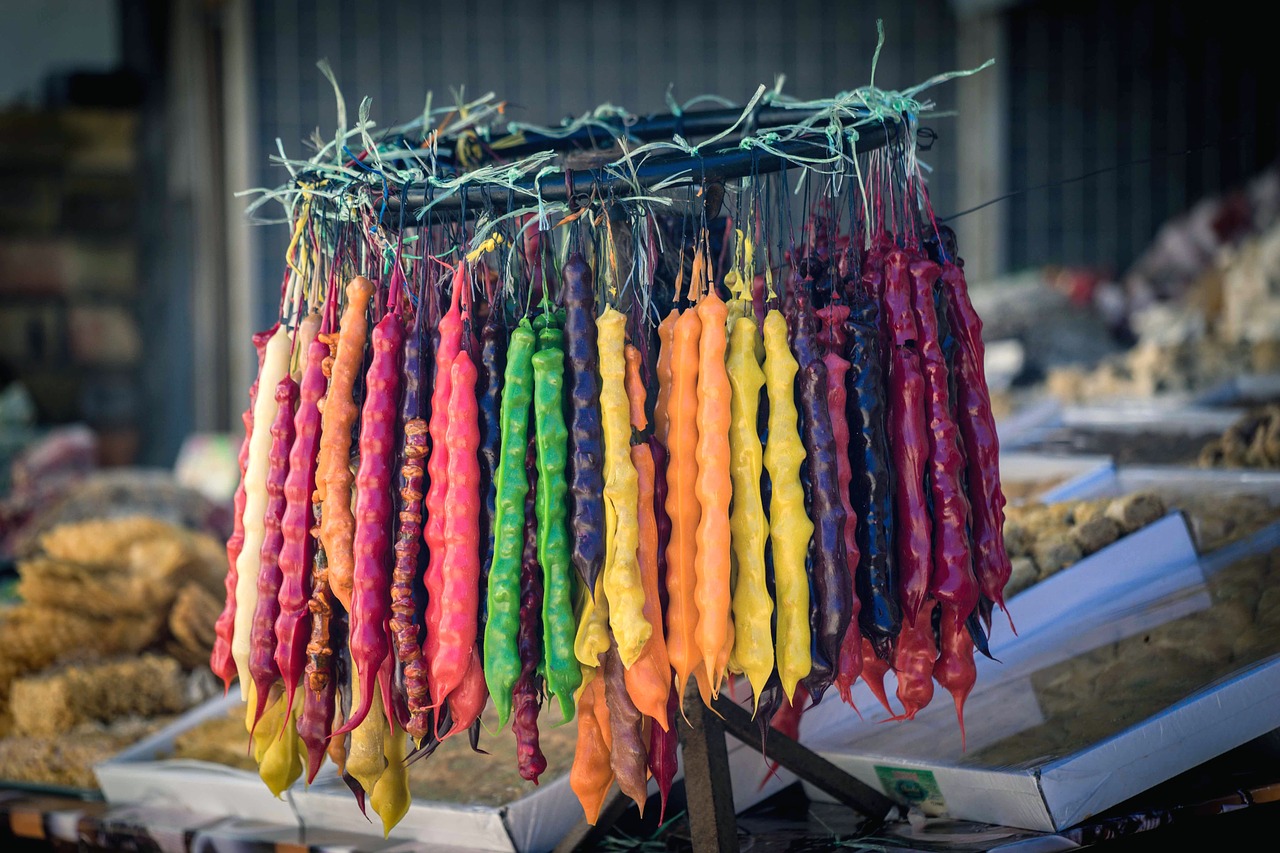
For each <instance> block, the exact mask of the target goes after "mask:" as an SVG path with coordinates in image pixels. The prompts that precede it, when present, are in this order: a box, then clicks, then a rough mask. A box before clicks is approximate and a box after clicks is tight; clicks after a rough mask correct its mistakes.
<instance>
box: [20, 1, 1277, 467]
mask: <svg viewBox="0 0 1280 853" xmlns="http://www.w3.org/2000/svg"><path fill="white" fill-rule="evenodd" d="M1231 5H1232V4H1230V3H1228V4H1225V5H1224V4H1205V3H1191V2H1101V0H1085V2H1054V1H1053V0H1043V2H1030V1H1029V2H1014V0H922V1H921V2H915V3H901V2H889V0H871V1H870V2H839V0H799V2H789V3H767V2H756V0H732V2H730V0H719V2H686V0H658V1H657V2H655V0H644V1H643V2H639V1H638V2H609V3H591V2H587V0H558V2H557V0H521V2H515V0H493V2H487V3H477V4H452V3H451V4H435V3H423V2H418V0H375V1H374V2H370V0H361V2H356V0H317V2H301V0H173V2H147V0H118V2H106V0H32V2H27V3H22V4H13V5H12V6H11V7H10V8H9V9H7V10H6V20H5V26H4V28H3V30H2V31H0V56H3V57H4V60H3V62H2V63H0V110H2V111H0V148H2V150H3V152H4V157H3V159H2V160H0V170H3V172H4V179H3V180H2V181H0V300H2V303H0V304H2V306H3V308H2V310H0V388H7V389H8V390H7V391H6V392H5V404H4V405H5V408H4V411H5V415H4V417H5V419H6V423H8V424H10V426H8V427H6V432H5V435H6V438H5V442H6V446H8V447H9V448H10V449H12V448H13V447H15V446H17V445H20V444H22V443H23V442H24V441H25V440H26V439H27V438H28V437H29V435H28V433H26V432H24V431H23V430H26V429H29V430H32V431H37V432H38V431H39V430H42V429H44V428H46V427H48V426H51V425H56V424H67V423H82V424H86V425H88V427H90V428H91V429H92V430H93V432H94V434H95V435H96V451H95V452H96V453H97V454H98V456H99V457H100V460H101V461H102V462H103V463H105V464H109V465H118V464H126V463H142V464H147V465H159V466H166V467H167V466H171V465H173V464H174V462H175V460H176V459H177V458H178V455H179V451H180V448H181V447H182V446H183V443H184V441H186V440H187V439H188V438H189V437H190V436H192V435H195V434H204V433H217V432H222V431H225V430H228V429H231V428H232V427H233V426H238V423H236V421H237V416H238V413H239V411H240V408H241V405H242V399H243V396H244V388H245V387H247V385H248V382H249V370H250V363H249V362H250V359H251V348H250V347H249V346H248V339H249V334H250V332H251V331H252V330H254V329H257V328H261V327H264V326H266V325H268V324H269V323H270V322H271V321H272V319H273V318H272V317H271V316H270V315H271V311H272V310H273V306H274V302H275V290H276V287H277V284H278V281H279V272H280V269H281V263H280V260H281V257H282V251H283V247H284V246H285V244H286V242H287V235H286V233H285V230H284V228H283V227H282V226H278V225H276V226H270V225H261V226H256V225H251V224H250V223H249V221H248V219H247V218H246V217H245V215H244V208H245V206H246V203H247V199H244V198H237V197H236V196H235V193H236V192H237V191H240V190H244V189H248V188H251V187H263V186H274V185H277V184H279V183H281V182H282V181H283V180H284V178H285V172H284V170H283V169H282V168H281V167H280V166H278V165H273V164H271V163H270V162H269V160H268V158H269V156H270V155H272V154H275V153H277V151H278V150H281V149H282V150H283V151H285V152H287V153H288V154H289V155H291V156H302V157H305V156H309V153H310V149H309V144H308V142H307V140H308V139H309V138H310V137H311V135H312V134H313V133H314V132H315V131H316V130H317V129H319V130H320V131H321V132H322V133H325V134H328V133H330V132H331V130H332V128H333V126H334V125H335V122H336V108H335V102H334V97H333V93H332V91H331V89H330V87H329V84H328V83H327V82H326V81H325V79H324V78H323V77H322V75H321V74H320V73H319V72H318V70H317V69H316V62H317V61H318V60H320V59H327V60H328V61H329V62H330V63H331V64H332V66H333V69H334V71H335V72H336V75H337V80H338V82H339V84H340V85H341V87H342V90H343V92H344V94H345V95H346V98H347V103H348V105H349V107H350V108H351V109H352V110H354V107H355V105H356V104H357V103H358V102H359V100H360V98H361V97H363V96H366V95H367V96H370V97H372V99H373V117H374V118H375V119H376V120H377V121H378V122H379V123H380V124H384V125H386V124H392V123H396V122H401V121H405V120H408V119H410V118H412V117H414V116H416V115H419V114H420V113H421V111H422V109H423V106H424V103H425V99H426V93H427V92H428V91H431V92H433V93H434V103H435V104H436V105H439V104H441V103H447V102H450V101H451V100H453V99H454V98H455V96H456V93H458V92H460V91H462V90H463V88H464V87H465V93H466V94H467V95H468V96H476V95H479V94H482V93H485V92H489V91H493V92H495V93H496V94H497V96H498V97H499V98H502V99H505V100H506V101H508V103H509V104H510V107H509V111H510V115H511V116H512V117H513V118H515V119H519V120H522V121H529V122H535V123H542V124H555V123H556V122H558V121H559V120H560V119H561V118H563V117H565V116H570V115H577V114H581V113H582V112H584V111H586V110H588V109H590V108H591V107H593V106H595V105H597V104H599V103H603V102H610V103H613V104H617V105H620V106H623V107H626V108H627V109H629V110H631V111H632V112H635V113H641V114H643V113H647V112H654V111H656V112H663V111H666V109H667V107H666V95H667V93H668V91H669V90H670V92H671V93H672V94H673V96H674V97H675V98H676V99H677V100H679V101H684V100H687V99H688V98H691V97H693V96H695V95H698V94H702V93H708V92H713V93H717V94H719V95H723V96H726V97H729V98H732V99H734V100H735V101H738V102H741V101H745V100H746V99H747V98H748V97H749V96H750V95H751V93H752V92H753V91H754V89H755V87H756V85H757V84H759V83H765V84H768V85H772V84H773V83H774V81H775V79H776V76H777V75H780V74H785V75H786V82H785V91H787V92H789V93H791V94H794V95H797V96H821V95H830V94H833V93H835V92H837V91H840V90H845V89H850V88H853V87H855V86H858V85H862V84H864V83H866V82H868V81H869V79H870V75H871V59H872V54H873V51H874V47H875V42H876V28H875V24H876V20H877V19H878V18H880V19H883V21H884V29H885V34H886V42H885V46H884V50H883V54H882V56H881V57H880V61H879V65H878V68H877V69H876V76H875V82H876V83H877V84H878V85H880V86H882V87H888V88H905V87H907V86H910V85H913V84H915V83H917V82H920V81H922V80H924V79H926V78H928V77H930V76H932V75H934V74H937V73H940V72H944V71H950V70H953V69H958V68H971V67H976V66H977V65H979V64H980V63H981V62H983V61H984V60H986V59H988V58H994V59H995V60H996V64H995V65H994V67H992V68H990V69H988V70H986V71H984V72H982V73H981V74H978V75H976V76H974V77H971V78H967V79H963V80H958V81H954V82H951V83H948V84H945V85H943V86H940V87H937V88H935V89H934V90H932V91H931V92H930V95H931V97H933V98H934V99H935V100H936V101H937V102H938V114H937V115H934V116H931V117H930V118H928V119H927V122H926V123H927V124H928V125H929V126H930V127H931V128H932V129H933V130H935V131H936V133H937V137H938V138H937V141H936V142H935V144H934V145H933V147H932V149H931V150H930V151H928V152H927V154H925V155H924V156H925V158H926V160H927V163H928V164H929V165H930V166H931V167H932V169H933V172H932V174H933V178H932V185H931V192H932V197H933V201H934V205H935V208H936V210H937V212H938V214H939V215H941V216H944V217H946V216H951V215H953V214H956V213H960V212H962V211H966V210H968V209H970V208H974V207H976V206H978V205H980V204H982V203H984V202H987V201H990V200H993V199H997V198H1000V197H1002V196H1004V195H1006V194H1010V195H1009V197H1008V198H1005V199H1004V200H1002V201H999V202H997V203H995V204H991V205H989V206H986V207H983V208H981V209H980V210H977V211H974V212H971V213H967V214H966V215H963V216H960V217H958V218H956V219H954V220H952V221H951V224H953V225H954V226H955V227H956V228H957V230H958V231H959V233H960V246H961V251H962V253H963V254H964V256H965V257H966V259H967V261H968V264H969V270H970V276H971V278H976V279H977V280H979V281H994V280H997V279H999V278H1001V277H1004V276H1008V275H1010V274H1013V273H1020V272H1025V271H1033V272H1034V273H1035V275H1034V276H1033V277H1034V278H1035V279H1036V280H1037V281H1039V282H1043V281H1049V282H1050V284H1053V285H1054V286H1055V287H1056V289H1057V291H1059V292H1060V293H1062V292H1065V293H1067V294H1068V295H1069V296H1070V298H1072V299H1074V301H1075V302H1076V303H1078V304H1091V303H1092V302H1097V303H1099V305H1100V307H1101V309H1102V312H1103V315H1102V316H1103V322H1104V323H1106V324H1107V325H1108V326H1109V327H1110V328H1111V329H1112V330H1113V331H1116V332H1118V333H1119V335H1120V341H1121V343H1125V342H1130V343H1131V342H1132V339H1131V338H1130V339H1129V340H1128V341H1125V340H1124V338H1125V336H1126V335H1131V334H1132V329H1131V328H1129V324H1128V323H1127V311H1128V309H1129V308H1130V307H1131V305H1132V303H1133V293H1132V291H1133V287H1132V286H1130V285H1131V284H1132V282H1130V285H1126V286H1125V287H1123V288H1120V289H1119V290H1111V291H1109V290H1107V288H1106V287H1105V285H1107V284H1108V283H1111V282H1122V283H1123V282H1125V281H1126V277H1128V278H1130V279H1131V278H1132V274H1133V273H1134V271H1135V269H1140V262H1141V260H1142V258H1143V257H1144V253H1145V254H1149V253H1150V252H1151V251H1152V247H1153V245H1155V243H1153V241H1155V238H1156V236H1157V234H1158V233H1159V232H1160V230H1161V228H1162V226H1165V225H1166V223H1170V222H1172V221H1174V220H1176V219H1177V218H1178V217H1180V216H1183V215H1185V214H1187V213H1188V211H1191V210H1192V209H1193V208H1194V207H1195V206H1196V205H1197V203H1200V202H1202V201H1204V200H1206V199H1217V200H1218V201H1216V202H1214V204H1215V205H1216V206H1215V207H1214V210H1213V211H1212V212H1211V213H1209V214H1206V215H1208V216H1209V220H1210V221H1209V222H1208V225H1209V226H1210V229H1211V230H1212V231H1213V234H1212V235H1211V238H1212V239H1211V240H1210V242H1212V240H1217V241H1218V242H1221V243H1226V242H1230V241H1232V240H1234V239H1236V235H1237V232H1240V231H1250V230H1257V227H1256V226H1257V225H1258V222H1261V221H1263V220H1265V216H1263V217H1261V218H1259V217H1256V216H1254V209H1255V208H1256V207H1257V206H1258V205H1259V204H1264V203H1265V200H1264V201H1258V200H1257V199H1254V200H1252V201H1250V200H1249V199H1250V198H1251V197H1249V196H1248V193H1249V192H1250V190H1249V187H1250V186H1251V184H1250V181H1255V184H1256V180H1255V179H1256V178H1257V176H1258V175H1260V174H1263V173H1264V172H1265V170H1266V169H1267V167H1268V166H1269V165H1271V164H1272V163H1273V162H1274V161H1275V158H1276V154H1277V146H1278V137H1280V111H1278V110H1277V109H1276V99H1275V90H1274V87H1273V83H1274V73H1273V72H1271V69H1270V68H1267V70H1266V71H1264V70H1263V69H1264V66H1265V65H1266V63H1265V62H1264V59H1263V58H1264V57H1265V56H1266V55H1267V54H1266V48H1265V45H1264V44H1263V42H1262V39H1263V38H1264V36H1263V34H1262V29H1263V28H1260V27H1258V28H1249V27H1241V26H1240V25H1239V23H1238V19H1237V18H1236V16H1233V15H1230V14H1226V13H1225V12H1224V9H1225V8H1226V7H1229V6H1231ZM1255 189H1256V188H1255ZM1232 194H1234V195H1232ZM1254 195H1255V196H1256V195H1257V192H1254ZM1224 198H1234V199H1235V200H1236V201H1235V202H1234V206H1232V204H1225V205H1224V204H1223V203H1222V200H1223V199H1224ZM1273 206H1274V205H1273ZM264 212H265V211H264ZM1203 225H1204V223H1201V226H1203ZM1200 230H1201V231H1204V228H1203V227H1201V229H1200ZM1192 231H1194V229H1192ZM1192 231H1188V232H1187V234H1191V233H1192ZM1174 237H1175V239H1173V241H1172V243H1171V244H1170V246H1168V247H1167V248H1168V250H1169V251H1170V252H1172V253H1173V254H1174V257H1173V258H1172V260H1170V259H1165V260H1163V261H1162V260H1161V259H1160V258H1156V259H1155V261H1154V263H1156V264H1157V265H1159V264H1161V263H1163V264H1164V266H1166V267H1167V266H1168V265H1169V264H1170V263H1172V264H1173V265H1174V266H1177V265H1178V264H1179V263H1183V262H1185V263H1187V264H1191V265H1192V266H1193V267H1194V266H1195V265H1196V264H1201V265H1203V264H1204V263H1207V261H1206V260H1205V257H1204V256H1205V255H1206V252H1208V253H1209V254H1211V252H1210V250H1211V249H1213V248H1214V247H1213V246H1212V245H1210V246H1207V247H1206V246H1201V245H1190V246H1188V245H1186V241H1187V240H1188V239H1192V238H1191V237H1188V236H1186V235H1184V238H1181V239H1182V242H1179V239H1177V235H1174ZM1195 239H1199V240H1200V241H1201V242H1204V240H1205V239H1210V238H1205V237H1204V234H1199V235H1198V236H1196V237H1195ZM1166 254H1167V253H1166ZM1061 269H1065V270H1067V272H1065V273H1063V272H1061V271H1060V270H1061ZM1046 270H1049V271H1050V272H1048V273H1045V271H1046ZM1183 277H1184V278H1185V277H1186V276H1185V275H1184V276H1183ZM1148 278H1150V276H1148ZM1023 283H1024V284H1025V283H1026V282H1025V281H1024V282H1023ZM1148 283H1149V282H1145V281H1144V284H1148ZM1157 284H1158V283H1157ZM1100 285H1101V286H1102V289H1101V290H1100V291H1099V290H1098V288H1099V286H1100ZM1163 286H1164V285H1158V286H1157V287H1156V289H1157V291H1158V290H1159V287H1163ZM1037 289H1038V290H1045V288H1043V287H1039V286H1038V285H1037ZM1051 289H1052V288H1051ZM1095 292H1097V293H1101V294H1102V295H1103V298H1101V299H1095V298H1094V297H1095V295H1096V293H1095ZM1144 292H1145V291H1144ZM1108 294H1109V295H1108ZM1038 306H1040V303H1039V302H1036V301H1035V300H1030V301H1028V300H1022V301H1021V302H1020V303H1019V305H1018V306H1017V307H1016V310H1014V309H1013V308H1011V309H1010V313H1011V314H1013V315H1019V316H1021V315H1023V314H1027V313H1028V312H1029V313H1030V314H1031V315H1035V314H1036V312H1037V311H1039V310H1040V307H1038ZM999 313H1000V312H997V316H995V317H992V319H991V320H990V321H989V322H994V323H995V324H997V325H999V323H1000V318H999V316H998V315H999ZM1015 332H1016V330H1015ZM1111 348H1112V346H1111V342H1110V341H1108V342H1107V343H1106V345H1105V346H1102V347H1100V348H1094V350H1091V351H1090V352H1088V353H1086V355H1092V356H1094V357H1096V356H1098V355H1101V354H1102V353H1103V352H1105V351H1109V350H1110V349H1111ZM1019 357H1022V356H1019ZM1024 360H1025V359H1024ZM1020 364H1021V363H1020ZM1024 366H1025V365H1024ZM1018 369H1019V370H1020V369H1021V368H1018ZM1040 378H1043V377H1040ZM18 389H21V390H20V391H19V390H18ZM19 427H21V429H19ZM2 467H3V468H5V469H7V468H8V466H7V465H5V466H2Z"/></svg>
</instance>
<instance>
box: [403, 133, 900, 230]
mask: <svg viewBox="0 0 1280 853" xmlns="http://www.w3.org/2000/svg"><path fill="white" fill-rule="evenodd" d="M903 128H904V125H903V124H902V123H880V124H868V125H863V126H861V127H859V128H858V139H857V141H856V142H855V144H854V147H855V149H856V150H857V152H858V153H866V152H868V151H874V150H876V149H877V148H883V147H884V146H885V145H887V144H889V143H891V142H895V141H897V140H898V138H899V135H900V134H901V133H902V132H903ZM772 147H773V148H774V149H775V151H772V152H771V151H763V150H761V149H759V148H751V149H741V148H737V147H734V148H728V149H721V150H717V151H713V152H708V153H706V154H700V155H699V156H697V157H690V156H687V155H684V154H678V155H671V156H662V157H652V158H650V159H648V160H646V161H645V162H644V163H643V164H641V165H640V166H638V167H637V168H636V173H635V175H634V177H633V178H628V177H621V176H618V175H614V174H612V173H610V172H607V171H605V170H604V169H583V170H580V171H572V170H569V171H566V172H564V173H557V174H556V175H555V176H554V177H547V178H544V179H542V181H540V182H535V181H526V182H524V183H522V184H519V185H518V189H517V190H516V191H514V192H508V191H505V190H495V189H492V188H486V187H482V186H474V187H464V188H462V189H460V190H459V191H457V192H455V193H452V194H451V195H448V196H445V197H443V198H441V199H439V200H438V201H436V202H435V203H434V204H433V205H432V208H431V210H432V212H433V213H445V212H451V211H461V210H463V209H464V208H465V209H466V210H467V211H468V212H473V211H474V212H478V211H480V210H486V209H488V210H499V211H502V210H505V209H506V206H507V203H508V199H514V201H515V203H516V204H519V205H521V206H524V205H527V204H528V203H529V201H530V200H531V199H533V198H538V197H540V198H541V199H542V200H543V201H548V202H556V201H568V200H571V199H572V200H574V201H581V200H584V199H586V198H588V197H589V196H590V195H591V194H592V192H594V193H596V194H597V195H600V196H604V197H607V196H610V195H613V196H617V197H623V196H628V195H631V194H632V192H633V191H634V189H635V186H636V185H638V186H639V187H640V189H642V190H644V189H648V188H650V187H653V186H656V185H658V184H663V183H665V184H666V186H667V187H669V188H675V187H680V186H688V185H693V184H699V185H700V184H703V183H716V182H721V181H727V180H733V179H736V178H744V177H747V176H749V175H765V174H770V173H773V172H780V171H782V170H783V168H785V166H786V164H787V159H786V156H792V157H794V156H800V157H821V156H824V155H825V154H826V153H827V152H828V150H829V144H828V141H827V137H826V135H825V134H821V133H811V134H805V135H803V136H799V137H797V138H795V139H790V140H786V141H779V142H777V143H775V144H774V145H773V146H772ZM775 152H776V153H775ZM433 198H434V190H433V189H432V188H430V187H426V186H421V187H415V186H411V187H409V188H407V189H406V190H405V191H404V192H403V194H402V195H392V196H389V197H388V198H387V205H388V207H389V208H395V209H398V208H399V206H400V204H401V203H402V200H403V203H406V204H408V205H409V206H410V208H411V209H414V210H416V209H417V208H420V207H423V206H425V205H427V204H428V203H430V202H431V200H432V199H433Z"/></svg>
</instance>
